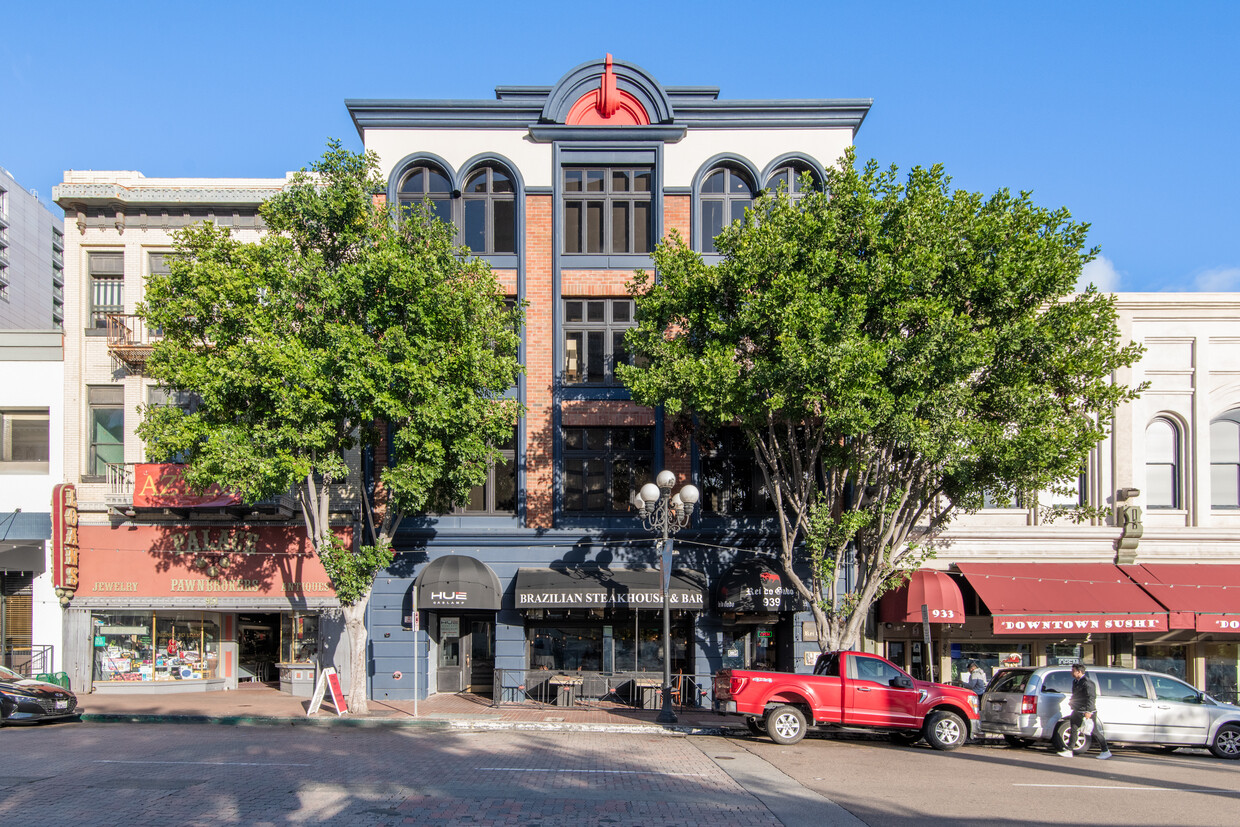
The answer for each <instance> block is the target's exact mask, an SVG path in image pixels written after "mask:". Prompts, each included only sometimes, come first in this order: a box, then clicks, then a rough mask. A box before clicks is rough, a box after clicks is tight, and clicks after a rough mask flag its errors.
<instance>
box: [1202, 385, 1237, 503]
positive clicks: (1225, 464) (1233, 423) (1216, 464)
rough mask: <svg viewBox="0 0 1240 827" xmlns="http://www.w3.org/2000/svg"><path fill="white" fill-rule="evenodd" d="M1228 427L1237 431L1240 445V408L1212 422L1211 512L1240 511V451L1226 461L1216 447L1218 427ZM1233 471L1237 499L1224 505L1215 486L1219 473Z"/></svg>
mask: <svg viewBox="0 0 1240 827" xmlns="http://www.w3.org/2000/svg"><path fill="white" fill-rule="evenodd" d="M1218 425H1227V426H1229V427H1231V428H1234V429H1235V431H1236V442H1237V444H1238V445H1240V408H1234V409H1232V410H1230V411H1226V412H1225V413H1223V414H1222V415H1221V416H1217V417H1215V418H1214V419H1211V420H1210V453H1209V456H1210V510H1211V511H1237V510H1240V450H1237V451H1236V453H1235V455H1233V456H1231V457H1228V458H1227V459H1226V460H1220V459H1219V458H1218V454H1217V448H1216V447H1215V442H1216V437H1217V431H1216V426H1218ZM1228 468H1230V469H1231V475H1230V476H1231V477H1232V479H1233V480H1235V483H1234V484H1235V487H1236V497H1235V499H1234V501H1233V502H1230V503H1227V504H1226V505H1222V504H1220V503H1219V501H1218V492H1219V487H1218V486H1217V485H1215V482H1216V481H1217V479H1218V477H1219V471H1220V470H1224V469H1228Z"/></svg>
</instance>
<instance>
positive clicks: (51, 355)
mask: <svg viewBox="0 0 1240 827" xmlns="http://www.w3.org/2000/svg"><path fill="white" fill-rule="evenodd" d="M63 339H64V336H63V334H62V333H61V331H59V330H37V331H30V330H0V375H2V376H3V377H4V381H3V382H0V647H2V651H0V663H3V665H5V666H9V667H11V668H14V669H18V670H20V671H22V672H29V673H45V672H57V671H60V670H61V668H62V666H63V652H62V649H61V611H60V604H59V602H58V601H57V599H56V595H55V592H54V583H53V578H52V565H51V543H50V540H51V537H52V533H51V532H52V515H51V501H52V490H53V487H54V486H55V485H56V484H57V483H59V482H60V481H61V475H62V470H61V469H62V467H63V456H62V446H63V444H64V439H63V433H64V416H63V411H64V355H63V354H64V347H63Z"/></svg>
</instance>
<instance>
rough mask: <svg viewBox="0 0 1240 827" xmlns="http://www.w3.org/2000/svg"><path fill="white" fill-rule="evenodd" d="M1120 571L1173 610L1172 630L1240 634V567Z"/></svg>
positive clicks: (1191, 566)
mask: <svg viewBox="0 0 1240 827" xmlns="http://www.w3.org/2000/svg"><path fill="white" fill-rule="evenodd" d="M1121 568H1123V570H1124V573H1125V574H1127V575H1128V576H1129V577H1131V578H1132V579H1133V580H1135V581H1136V582H1137V583H1138V584H1139V585H1140V586H1141V588H1143V589H1145V590H1146V591H1147V592H1149V593H1150V594H1151V595H1153V596H1154V598H1155V599H1157V600H1158V602H1159V603H1161V604H1163V605H1164V606H1166V607H1167V609H1169V610H1170V612H1171V618H1170V623H1171V628H1172V629H1196V630H1197V631H1198V632H1235V633H1240V565H1238V566H1227V565H1198V564H1194V563H1147V564H1142V565H1137V566H1122V567H1121Z"/></svg>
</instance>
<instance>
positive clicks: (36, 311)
mask: <svg viewBox="0 0 1240 827" xmlns="http://www.w3.org/2000/svg"><path fill="white" fill-rule="evenodd" d="M64 224H65V223H64V220H63V219H62V218H60V217H59V216H57V215H55V214H54V213H52V211H51V210H49V209H48V208H47V207H45V206H43V204H42V203H40V201H39V196H38V195H37V194H36V193H34V192H30V191H27V190H26V189H25V188H23V187H22V186H21V185H20V184H18V183H17V181H16V180H14V178H13V176H12V175H10V174H9V171H8V170H6V169H5V168H4V167H0V330H51V329H53V328H55V329H59V328H61V327H63V326H64V320H65V308H64V303H65V295H64V293H65V278H64V269H65V263H64V252H65V226H64Z"/></svg>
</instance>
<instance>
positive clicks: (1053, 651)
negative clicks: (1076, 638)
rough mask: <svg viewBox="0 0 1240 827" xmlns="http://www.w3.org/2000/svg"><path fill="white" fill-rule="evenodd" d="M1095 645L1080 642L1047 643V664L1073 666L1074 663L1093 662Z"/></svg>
mask: <svg viewBox="0 0 1240 827" xmlns="http://www.w3.org/2000/svg"><path fill="white" fill-rule="evenodd" d="M1093 662H1094V647H1092V646H1083V645H1082V644H1080V643H1048V644H1046V665H1047V666H1071V665H1072V664H1074V663H1085V664H1092V663H1093Z"/></svg>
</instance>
